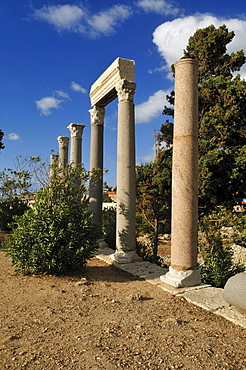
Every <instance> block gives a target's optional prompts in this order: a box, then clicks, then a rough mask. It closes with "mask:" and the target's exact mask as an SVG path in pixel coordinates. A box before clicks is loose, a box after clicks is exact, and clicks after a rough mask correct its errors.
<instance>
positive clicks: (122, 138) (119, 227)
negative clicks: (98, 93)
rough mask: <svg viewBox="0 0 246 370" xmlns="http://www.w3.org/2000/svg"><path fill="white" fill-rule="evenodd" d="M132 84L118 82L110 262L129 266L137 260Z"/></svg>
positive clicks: (133, 86) (123, 81)
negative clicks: (113, 240) (113, 244)
mask: <svg viewBox="0 0 246 370" xmlns="http://www.w3.org/2000/svg"><path fill="white" fill-rule="evenodd" d="M135 89H136V84H135V82H129V81H127V80H121V81H119V82H117V84H116V91H117V94H118V102H119V103H118V143H117V215H116V233H117V234H116V252H115V253H114V255H113V259H114V260H115V261H117V262H119V263H128V262H132V261H134V260H137V259H139V258H138V256H137V254H136V234H135V223H136V185H135V122H134V103H133V96H134V93H135Z"/></svg>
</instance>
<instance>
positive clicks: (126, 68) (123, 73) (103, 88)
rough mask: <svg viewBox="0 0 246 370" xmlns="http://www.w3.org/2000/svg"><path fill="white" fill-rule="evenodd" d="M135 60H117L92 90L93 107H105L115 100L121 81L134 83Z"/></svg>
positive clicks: (95, 83)
mask: <svg viewBox="0 0 246 370" xmlns="http://www.w3.org/2000/svg"><path fill="white" fill-rule="evenodd" d="M134 65H135V62H134V60H130V59H123V58H117V59H116V60H115V61H114V62H113V63H112V64H111V65H110V66H109V67H108V68H107V69H106V70H105V71H104V72H103V73H102V74H101V76H100V77H99V78H98V79H97V80H96V81H95V82H94V84H93V85H92V86H91V90H90V99H91V106H92V107H93V106H94V105H96V104H98V105H101V106H103V107H105V106H106V105H107V104H109V103H110V102H111V101H113V100H114V99H115V98H117V92H116V89H115V85H116V83H117V82H118V81H120V80H127V81H132V82H133V81H134V74H135V73H134Z"/></svg>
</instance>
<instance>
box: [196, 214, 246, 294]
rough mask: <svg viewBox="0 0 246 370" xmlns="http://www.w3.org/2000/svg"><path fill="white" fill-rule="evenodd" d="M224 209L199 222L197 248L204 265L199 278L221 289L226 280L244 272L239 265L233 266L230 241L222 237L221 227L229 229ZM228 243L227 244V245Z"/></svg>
mask: <svg viewBox="0 0 246 370" xmlns="http://www.w3.org/2000/svg"><path fill="white" fill-rule="evenodd" d="M231 222H232V218H230V220H229V215H228V212H227V211H226V210H225V209H223V208H222V209H220V210H217V211H213V212H212V213H211V214H210V215H208V216H206V217H204V218H203V220H202V221H201V222H200V231H201V235H202V236H201V237H200V240H199V247H200V252H201V254H202V257H203V259H204V264H202V266H201V276H202V280H203V282H204V283H207V284H211V285H212V286H215V287H221V288H223V287H224V285H225V283H226V282H227V280H228V279H229V278H230V277H231V276H233V275H235V274H237V273H239V272H242V271H244V267H243V266H242V265H240V264H236V265H234V264H233V261H232V257H233V251H232V247H231V245H230V241H231V240H230V239H227V238H225V237H223V236H222V227H223V226H224V227H228V226H230V227H231ZM228 242H229V243H228Z"/></svg>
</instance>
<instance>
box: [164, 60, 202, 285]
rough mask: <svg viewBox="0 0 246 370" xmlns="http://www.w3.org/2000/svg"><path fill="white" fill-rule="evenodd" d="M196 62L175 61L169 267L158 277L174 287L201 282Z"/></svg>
mask: <svg viewBox="0 0 246 370" xmlns="http://www.w3.org/2000/svg"><path fill="white" fill-rule="evenodd" d="M197 220H198V64H197V62H196V61H195V60H194V59H181V60H180V61H178V62H177V63H176V64H175V110H174V135H173V165H172V231H171V234H172V238H171V267H170V269H169V272H168V273H167V274H166V275H164V276H162V277H161V280H162V281H164V282H165V283H166V284H170V285H171V286H173V287H176V288H180V287H185V286H192V285H193V286H195V285H199V284H200V283H201V278H200V272H199V270H197Z"/></svg>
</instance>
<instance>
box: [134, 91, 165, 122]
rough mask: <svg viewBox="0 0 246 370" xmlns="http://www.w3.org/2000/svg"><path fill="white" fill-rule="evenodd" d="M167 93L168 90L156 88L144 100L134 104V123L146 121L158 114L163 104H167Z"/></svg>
mask: <svg viewBox="0 0 246 370" xmlns="http://www.w3.org/2000/svg"><path fill="white" fill-rule="evenodd" d="M169 93H170V91H169V90H168V91H165V90H158V91H156V92H155V93H154V94H153V95H151V96H150V97H149V99H148V100H147V101H146V102H144V103H141V104H138V105H136V123H148V122H150V121H151V120H152V119H154V118H155V117H157V116H158V115H160V114H161V112H162V111H163V108H164V105H165V104H167V105H168V102H167V100H166V96H167V95H168V94H169Z"/></svg>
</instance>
